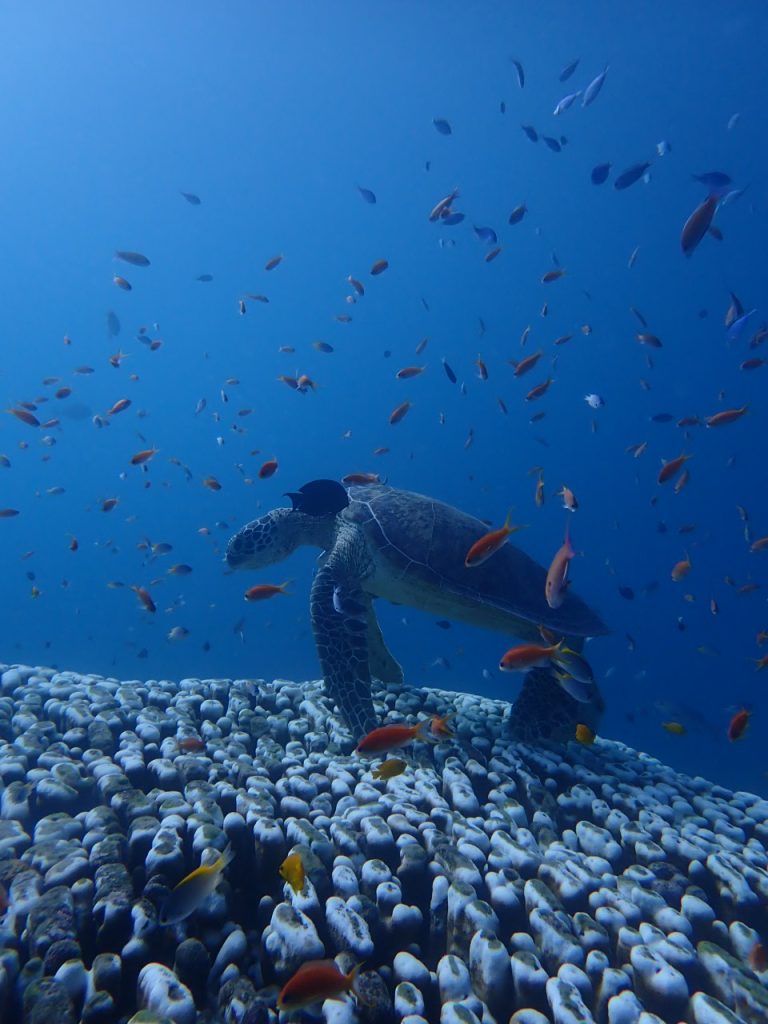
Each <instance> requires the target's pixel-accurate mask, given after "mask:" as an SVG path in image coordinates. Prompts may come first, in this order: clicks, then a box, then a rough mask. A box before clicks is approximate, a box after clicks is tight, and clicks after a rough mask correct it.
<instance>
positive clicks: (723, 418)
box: [704, 405, 749, 427]
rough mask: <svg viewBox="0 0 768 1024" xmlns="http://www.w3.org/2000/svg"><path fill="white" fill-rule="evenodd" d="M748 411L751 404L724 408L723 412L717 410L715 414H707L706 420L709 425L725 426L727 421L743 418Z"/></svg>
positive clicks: (731, 421)
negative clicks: (735, 407)
mask: <svg viewBox="0 0 768 1024" xmlns="http://www.w3.org/2000/svg"><path fill="white" fill-rule="evenodd" d="M748 411H749V406H747V405H742V406H741V407H740V408H738V409H723V411H722V412H716V413H715V414H714V416H707V418H706V419H705V420H704V422H705V423H706V425H707V426H708V427H724V426H725V425H726V424H727V423H733V422H734V420H739V419H741V417H742V416H744V414H745V413H746V412H748Z"/></svg>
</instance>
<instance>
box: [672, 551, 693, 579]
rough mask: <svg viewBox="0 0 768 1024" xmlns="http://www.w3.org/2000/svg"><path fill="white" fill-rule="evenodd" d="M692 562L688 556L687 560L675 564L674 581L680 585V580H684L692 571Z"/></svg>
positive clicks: (673, 569) (683, 559) (682, 559)
mask: <svg viewBox="0 0 768 1024" xmlns="http://www.w3.org/2000/svg"><path fill="white" fill-rule="evenodd" d="M691 567H692V566H691V560H690V558H689V557H688V555H686V556H685V558H681V559H680V561H679V562H675V564H674V565H673V567H672V573H671V576H672V581H673V582H674V583H679V582H680V580H684V579H685V577H686V576H687V575H688V573H689V572H690V571H691Z"/></svg>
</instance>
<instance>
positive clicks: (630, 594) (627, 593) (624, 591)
mask: <svg viewBox="0 0 768 1024" xmlns="http://www.w3.org/2000/svg"><path fill="white" fill-rule="evenodd" d="M619 594H620V595H621V597H623V598H624V600H625V601H634V599H635V592H634V590H633V589H632V587H619Z"/></svg>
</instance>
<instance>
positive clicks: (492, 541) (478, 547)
mask: <svg viewBox="0 0 768 1024" xmlns="http://www.w3.org/2000/svg"><path fill="white" fill-rule="evenodd" d="M511 515H512V512H511V511H510V512H509V513H507V518H506V520H505V521H504V525H503V526H502V527H501V528H500V529H498V530H491V531H490V532H488V533H486V534H484V535H483V536H482V537H480V539H479V540H476V541H475V543H474V544H473V545H472V546H471V547H470V549H469V551H468V552H467V554H466V557H465V559H464V565H465V566H466V568H467V569H472V568H474V567H476V566H478V565H482V564H483V563H484V562H487V561H488V559H489V558H490V557H491V556H492V555H495V554H496V552H497V551H498V550H499V548H501V547H503V546H504V544H506V543H507V540H508V539H509V537H510V535H511V534H513V533H516V532H517V531H518V530H522V529H524V527H522V526H512V525H511Z"/></svg>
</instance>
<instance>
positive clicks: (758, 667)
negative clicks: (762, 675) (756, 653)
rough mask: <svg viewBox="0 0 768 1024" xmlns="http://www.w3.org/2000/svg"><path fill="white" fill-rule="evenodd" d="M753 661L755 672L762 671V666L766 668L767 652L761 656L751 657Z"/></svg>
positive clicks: (767, 661)
mask: <svg viewBox="0 0 768 1024" xmlns="http://www.w3.org/2000/svg"><path fill="white" fill-rule="evenodd" d="M752 660H753V661H754V663H755V672H762V671H763V669H764V668H768V654H764V655H763V656H762V658H753V659H752Z"/></svg>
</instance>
